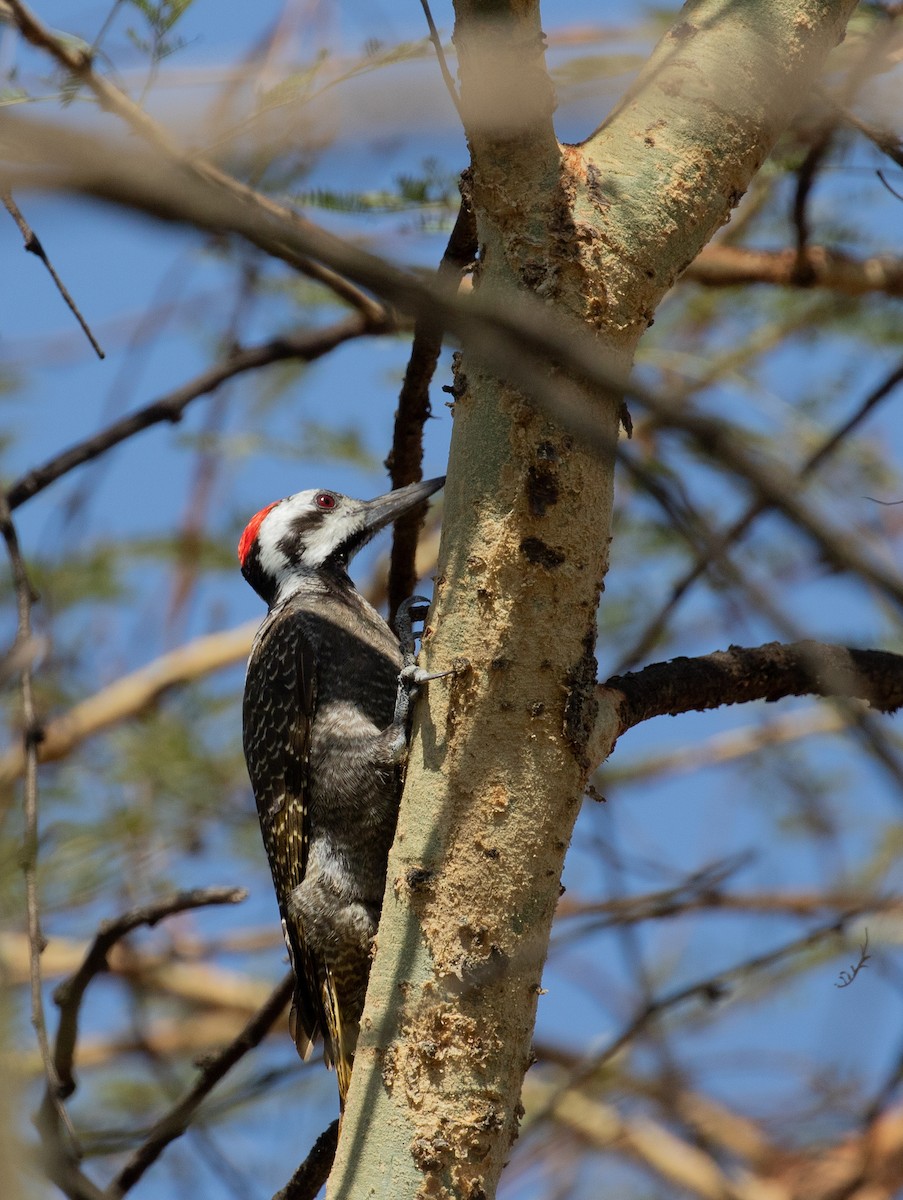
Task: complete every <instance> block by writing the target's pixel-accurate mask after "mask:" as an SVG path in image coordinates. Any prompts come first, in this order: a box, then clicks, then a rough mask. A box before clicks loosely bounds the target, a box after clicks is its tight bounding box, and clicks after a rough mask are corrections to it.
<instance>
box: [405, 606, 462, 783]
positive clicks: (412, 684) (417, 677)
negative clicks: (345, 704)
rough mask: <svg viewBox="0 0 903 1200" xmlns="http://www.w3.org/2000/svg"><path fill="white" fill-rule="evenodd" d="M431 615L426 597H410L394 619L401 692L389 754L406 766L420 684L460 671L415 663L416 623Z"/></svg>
mask: <svg viewBox="0 0 903 1200" xmlns="http://www.w3.org/2000/svg"><path fill="white" fill-rule="evenodd" d="M428 611H429V600H427V599H426V597H425V596H410V597H409V598H408V599H407V600H404V601H403V602H402V603H401V604H400V605H399V607H398V612H397V613H396V616H395V632H396V633H397V634H398V640H399V642H400V644H401V659H402V664H403V665H402V668H401V671H400V672H399V675H398V691H397V692H396V694H395V714H394V716H393V718H392V725H391V727H390V728H391V731H392V737H391V740H390V752H391V755H392V760H393V761H394V762H403V761H404V759H405V757H406V755H407V751H408V720H409V717H410V714H411V702H412V700H413V699H414V697H415V696H416V695H417V691H418V688H419V687H420V685H421V684H424V683H429V682H430V680H431V679H445V677H446V676H447V675H454V674H455V673H456V670H457V668H455V667H453V668H452V669H451V670H450V671H433V672H430V671H425V670H424V669H423V667H418V666H417V663H416V662H415V661H414V659H415V656H416V653H417V643H416V634H415V633H414V622H415V621H423V620H425V618H426V614H427V612H428Z"/></svg>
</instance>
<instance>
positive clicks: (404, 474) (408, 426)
mask: <svg viewBox="0 0 903 1200" xmlns="http://www.w3.org/2000/svg"><path fill="white" fill-rule="evenodd" d="M461 189H462V194H461V205H460V208H459V209H458V216H457V218H456V220H455V225H454V228H453V229H452V232H451V235H450V237H449V239H448V245H447V246H446V248H445V253H444V254H443V255H442V261H441V262H440V264H439V269H438V271H437V275H436V282H437V286H442V285H447V286H448V287H449V288H450V290H452V291H457V286H458V284H459V282H460V280H461V277H462V274H463V272H464V271H465V270H466V269H467V267H468V266H470V265H471V263H472V262H473V260H474V258H475V257H476V253H477V230H476V223H475V221H474V215H473V208H472V206H471V203H470V196H469V194H468V192H469V183H468V180H467V179H466V178H462V181H461ZM443 332H444V331H443V329H442V326H441V325H440V324H437V323H436V321H435V320H434V319H433V318H432V317H431V316H430V314H429V313H427V312H425V311H424V310H421V311H420V312H419V313H418V316H417V319H416V321H415V324H414V341H413V344H412V345H411V355H410V358H409V359H408V365H407V369H406V371H405V376H404V382H403V383H402V385H401V392H400V394H399V397H398V408H397V410H396V412H395V427H394V429H393V432H392V449H391V450H390V451H389V456H388V458H387V459H386V469H387V470H388V472H389V476H390V478H391V480H392V487H393V489H394V488H400V487H404V486H405V485H406V484H408V483H417V482H418V481H419V480H420V479H422V478H423V471H422V461H423V427H424V425H425V424H426V421H427V420H428V418H429V417H430V415H431V409H430V383H431V382H432V378H433V374H434V372H435V370H436V363H437V362H438V361H439V353H440V351H441V349H442V336H443ZM426 511H427V506H426V505H425V504H424V505H423V506H422V507H421V508H419V509H417V510H415V511H413V512H409V513H406V514H405V515H404V516H403V517H401V519H400V520H398V521H396V522H395V527H394V533H393V535H392V556H391V559H390V563H389V590H388V596H389V623H390V624H391V623H392V622H393V621H394V619H395V614H396V613H397V611H398V606H399V605H400V604H401V603H402V602H403V601H404V600H406V599H407V597H408V596H410V595H412V593H413V591H414V588H415V587H416V585H417V572H416V570H415V564H414V559H415V557H416V555H417V539H418V537H419V534H420V530H421V528H422V526H423V519H424V516H425V514H426Z"/></svg>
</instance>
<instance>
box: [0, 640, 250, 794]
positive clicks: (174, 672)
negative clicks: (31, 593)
mask: <svg viewBox="0 0 903 1200" xmlns="http://www.w3.org/2000/svg"><path fill="white" fill-rule="evenodd" d="M258 625H259V621H256V620H255V621H247V622H246V623H245V624H243V625H238V626H237V627H236V628H235V629H227V630H224V631H223V632H221V633H211V634H208V635H207V636H205V637H200V638H196V639H195V640H194V641H192V642H189V643H188V644H187V645H184V646H180V647H179V648H178V649H176V650H172V651H170V653H168V654H164V655H161V657H160V658H158V659H155V660H154V662H152V663H150V664H148V666H146V667H141V668H140V669H139V670H137V671H133V672H131V673H130V674H129V675H124V676H123V677H122V678H121V679H117V680H116V681H115V682H114V683H111V684H110V685H109V687H106V688H103V689H102V690H101V691H99V692H97V693H96V694H95V695H93V696H89V697H88V698H87V699H86V700H82V701H81V703H79V704H76V705H74V707H72V708H71V709H69V711H68V712H67V713H64V714H63V715H62V716H61V717H57V718H56V719H55V720H53V721H49V722H48V723H47V725H46V726H45V727H44V731H43V733H44V737H43V740H42V741H41V744H40V748H39V757H40V760H41V762H53V761H54V760H56V759H59V758H63V757H64V756H65V755H66V754H68V753H70V751H71V750H73V749H74V748H75V746H77V745H79V743H81V742H83V741H84V740H85V739H86V738H89V737H91V736H92V735H93V734H95V733H98V732H100V730H102V729H106V728H107V727H108V726H110V725H113V724H115V723H117V722H119V721H122V720H123V719H124V718H126V717H129V716H134V715H135V714H136V713H139V712H141V711H142V710H143V709H145V708H146V707H147V706H148V705H149V704H150V703H152V702H153V701H154V700H155V699H156V698H157V697H159V696H161V695H162V694H163V693H164V692H165V691H166V690H167V689H168V688H171V687H173V686H174V685H175V684H178V683H185V682H188V681H189V680H192V679H197V678H199V677H201V676H203V675H207V674H209V673H210V672H211V671H216V670H219V669H220V668H222V667H226V666H230V665H231V664H232V663H235V662H238V661H239V660H240V659H242V658H245V657H247V654H248V652H249V650H250V648H251V642H252V641H253V640H254V634H255V632H256V630H257V626H258ZM25 763H26V755H25V751H23V750H22V749H12V750H8V751H7V752H6V753H5V754H4V755H3V756H2V757H0V788H2V787H4V786H8V785H9V784H10V783H11V782H12V781H13V780H14V779H16V778H18V776H19V775H21V773H22V771H23V768H24V766H25Z"/></svg>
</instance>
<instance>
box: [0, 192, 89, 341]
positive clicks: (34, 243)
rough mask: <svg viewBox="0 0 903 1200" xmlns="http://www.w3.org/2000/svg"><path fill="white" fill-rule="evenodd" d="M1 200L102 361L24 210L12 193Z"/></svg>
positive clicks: (3, 194) (6, 193)
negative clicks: (26, 218)
mask: <svg viewBox="0 0 903 1200" xmlns="http://www.w3.org/2000/svg"><path fill="white" fill-rule="evenodd" d="M0 200H2V201H3V206H4V208H5V209H6V211H7V212H8V213H9V215H10V216H11V217H12V219H13V220H14V221H15V222H16V224H17V225H18V227H19V232H20V233H21V234H22V237H23V239H24V242H25V249H26V250H27V251H28V252H29V254H34V255H35V256H36V257H37V258H39V259H40V260H41V262H42V263H43V264H44V266H45V267H46V268H47V273H48V275H49V276H50V278H51V279H52V280H53V282H54V284H55V285H56V290H57V291H58V292H59V294H60V295H61V296H62V298H63V301H64V302H65V304H66V306H67V307H68V309H69V311H70V312H71V313H72V315H73V316H74V317H75V319H76V321H78V323H79V325H81V327H82V332H83V333H84V335H85V337H86V338H87V339H88V341H89V342H90V343H91V347H92V349H93V350H94V353H95V354H96V355H97V357H98V358H101V359H102V358H103V357H104V352H103V350H101V348H100V346H99V344H98V342H97V339H96V338H95V337H94V334H93V333H92V332H91V328H90V326H89V325H88V322H87V321H86V320H85V318H84V317H83V316H82V314H81V310H80V309H79V307H78V305H77V304H76V303H75V301H74V300H73V298H72V296H71V294H70V292H69V289H68V288H67V287H66V285H65V283H63V281H62V279H60V277H59V275H58V274H57V272H56V268H55V267H54V265H53V263H52V262H51V261H50V257H49V255H48V254H47V251H46V250H45V249H44V245H43V243H42V242H41V239H40V238H39V237H38V235H37V234H36V233H35V231H34V230H33V229H32V227H31V226H30V225H29V224H28V222H27V221H26V220H25V217H24V216H23V214H22V210H21V209H20V208H19V206H18V204H16V202H15V200H14V199H13V195H12V192H8V191H5V190H4V189H3V188H0Z"/></svg>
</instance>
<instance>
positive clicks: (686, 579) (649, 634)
mask: <svg viewBox="0 0 903 1200" xmlns="http://www.w3.org/2000/svg"><path fill="white" fill-rule="evenodd" d="M901 382H903V360H901V361H900V362H898V363H897V365H896V366H895V367H894V368H893V370H892V371H890V372H889V374H888V375H886V376H885V378H884V379H883V380H882V381H881V383H879V384H878V386H877V387H876V388H874V389H873V390H872V391H871V392H869V394H868V395H867V396H866V397H865V399H864V400H863V401H862V403H861V404H860V405H859V407H858V408H857V409H856V410H855V411H854V412H853V413H852V415H851V416H850V417H848V418H847V419H846V420H845V421H843V422H842V423H841V424H840V425H839V426H838V427H837V429H835V430H834V431H833V432H832V433H830V434H829V435H828V436H827V437H826V438H825V440H824V441H823V442H822V444H821V445H820V446H819V447H818V449H817V450H815V451H814V453H813V454H811V455H810V456H809V458H807V459H806V461H805V462H804V463H803V464H802V466H801V467H800V469H799V471H798V472H797V477H798V478H799V479H800V480H803V479H806V478H808V476H809V475H811V474H812V473H813V472H814V471H816V470H817V469H818V468H819V467H820V466H821V465H822V463H824V462H825V461H826V460H827V459H828V458H830V457H831V456H832V455H833V454H834V452H835V451H836V450H837V449H838V448H839V447H840V446H841V445H842V443H843V442H844V440H845V439H846V438H847V437H848V436H849V435H850V434H851V433H852V432H853V430H854V429H856V428H857V427H858V426H859V425H861V424H862V422H863V421H864V420H865V418H866V417H867V416H868V415H869V414H870V413H871V412H872V410H873V409H874V408H876V407H877V406H878V405H879V404H880V403H881V401H882V400H884V399H885V398H886V397H887V396H889V395H890V394H891V392H893V391H894V389H895V388H896V387H897V386H898V384H900V383H901ZM766 509H767V505H766V504H765V503H764V501H763V500H762V499H761V498H759V499H757V500H755V501H754V502H753V503H752V504H750V505H749V507H748V508H747V509H746V511H745V512H743V513H742V514H741V515H740V516H739V517H738V518H737V520H736V521H734V522H733V523H732V524H731V525H730V526H728V528H727V529H725V530H724V531H723V532H722V533H720V534H719V533H715V534H714V535H713V536H714V542H715V545H716V546H717V547H718V549H719V550H722V551H723V550H727V548H728V547H730V546H733V545H734V544H735V543H736V542H738V541H739V539H740V538H741V537H742V536H743V535H744V534H745V533H746V532H747V531H748V530H749V529H750V527H751V526H752V524H753V523H754V521H755V520H756V518H757V517H759V516H760V515H761V514H762V513H763V512H765V511H766ZM711 561H712V555H711V553H710V551H709V550H707V551H706V553H704V554H699V555H697V557H696V561H695V562H694V564H693V566H692V567H690V568H689V570H688V571H687V572H686V573H685V574H684V575H682V576H681V577H680V579H679V580H677V582H676V583H674V584H673V585H672V588H671V595H670V596H669V597H668V599H667V601H666V602H665V603H664V604H663V605H662V607H661V608H660V609H659V611H658V612H657V613H656V614H655V616H654V617H652V618H651V619H650V620H649V621H648V622H647V624H646V627H645V629H644V630H643V632H642V633H641V634H640V636H639V638H638V639H637V640H636V642H635V643H634V644H633V646H631V648H630V650H629V651H628V652H627V653H626V654H625V655H624V656H623V657H622V658H621V660H620V662H619V663H618V667H617V670H618V671H619V672H621V671H625V670H627V668H628V667H631V666H632V665H633V664H634V663H636V662H638V661H639V660H640V659H641V658H643V657H644V656H645V655H646V654H647V653H648V652H649V650H651V648H652V647H653V646H654V645H655V643H656V642H657V641H658V639H659V637H660V636H661V634H662V632H663V631H664V628H665V625H666V623H667V621H668V619H669V618H670V617H671V616H672V615H673V613H674V610H675V609H676V608H677V606H678V604H679V603H680V601H681V600H682V599H683V597H684V596H685V595H686V593H687V592H688V591H689V589H690V588H691V587H692V586H693V584H694V583H695V582H696V581H697V580H698V579H700V578H701V577H702V575H703V574H704V573H705V571H706V569H707V568H708V566H709V564H710V562H711Z"/></svg>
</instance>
